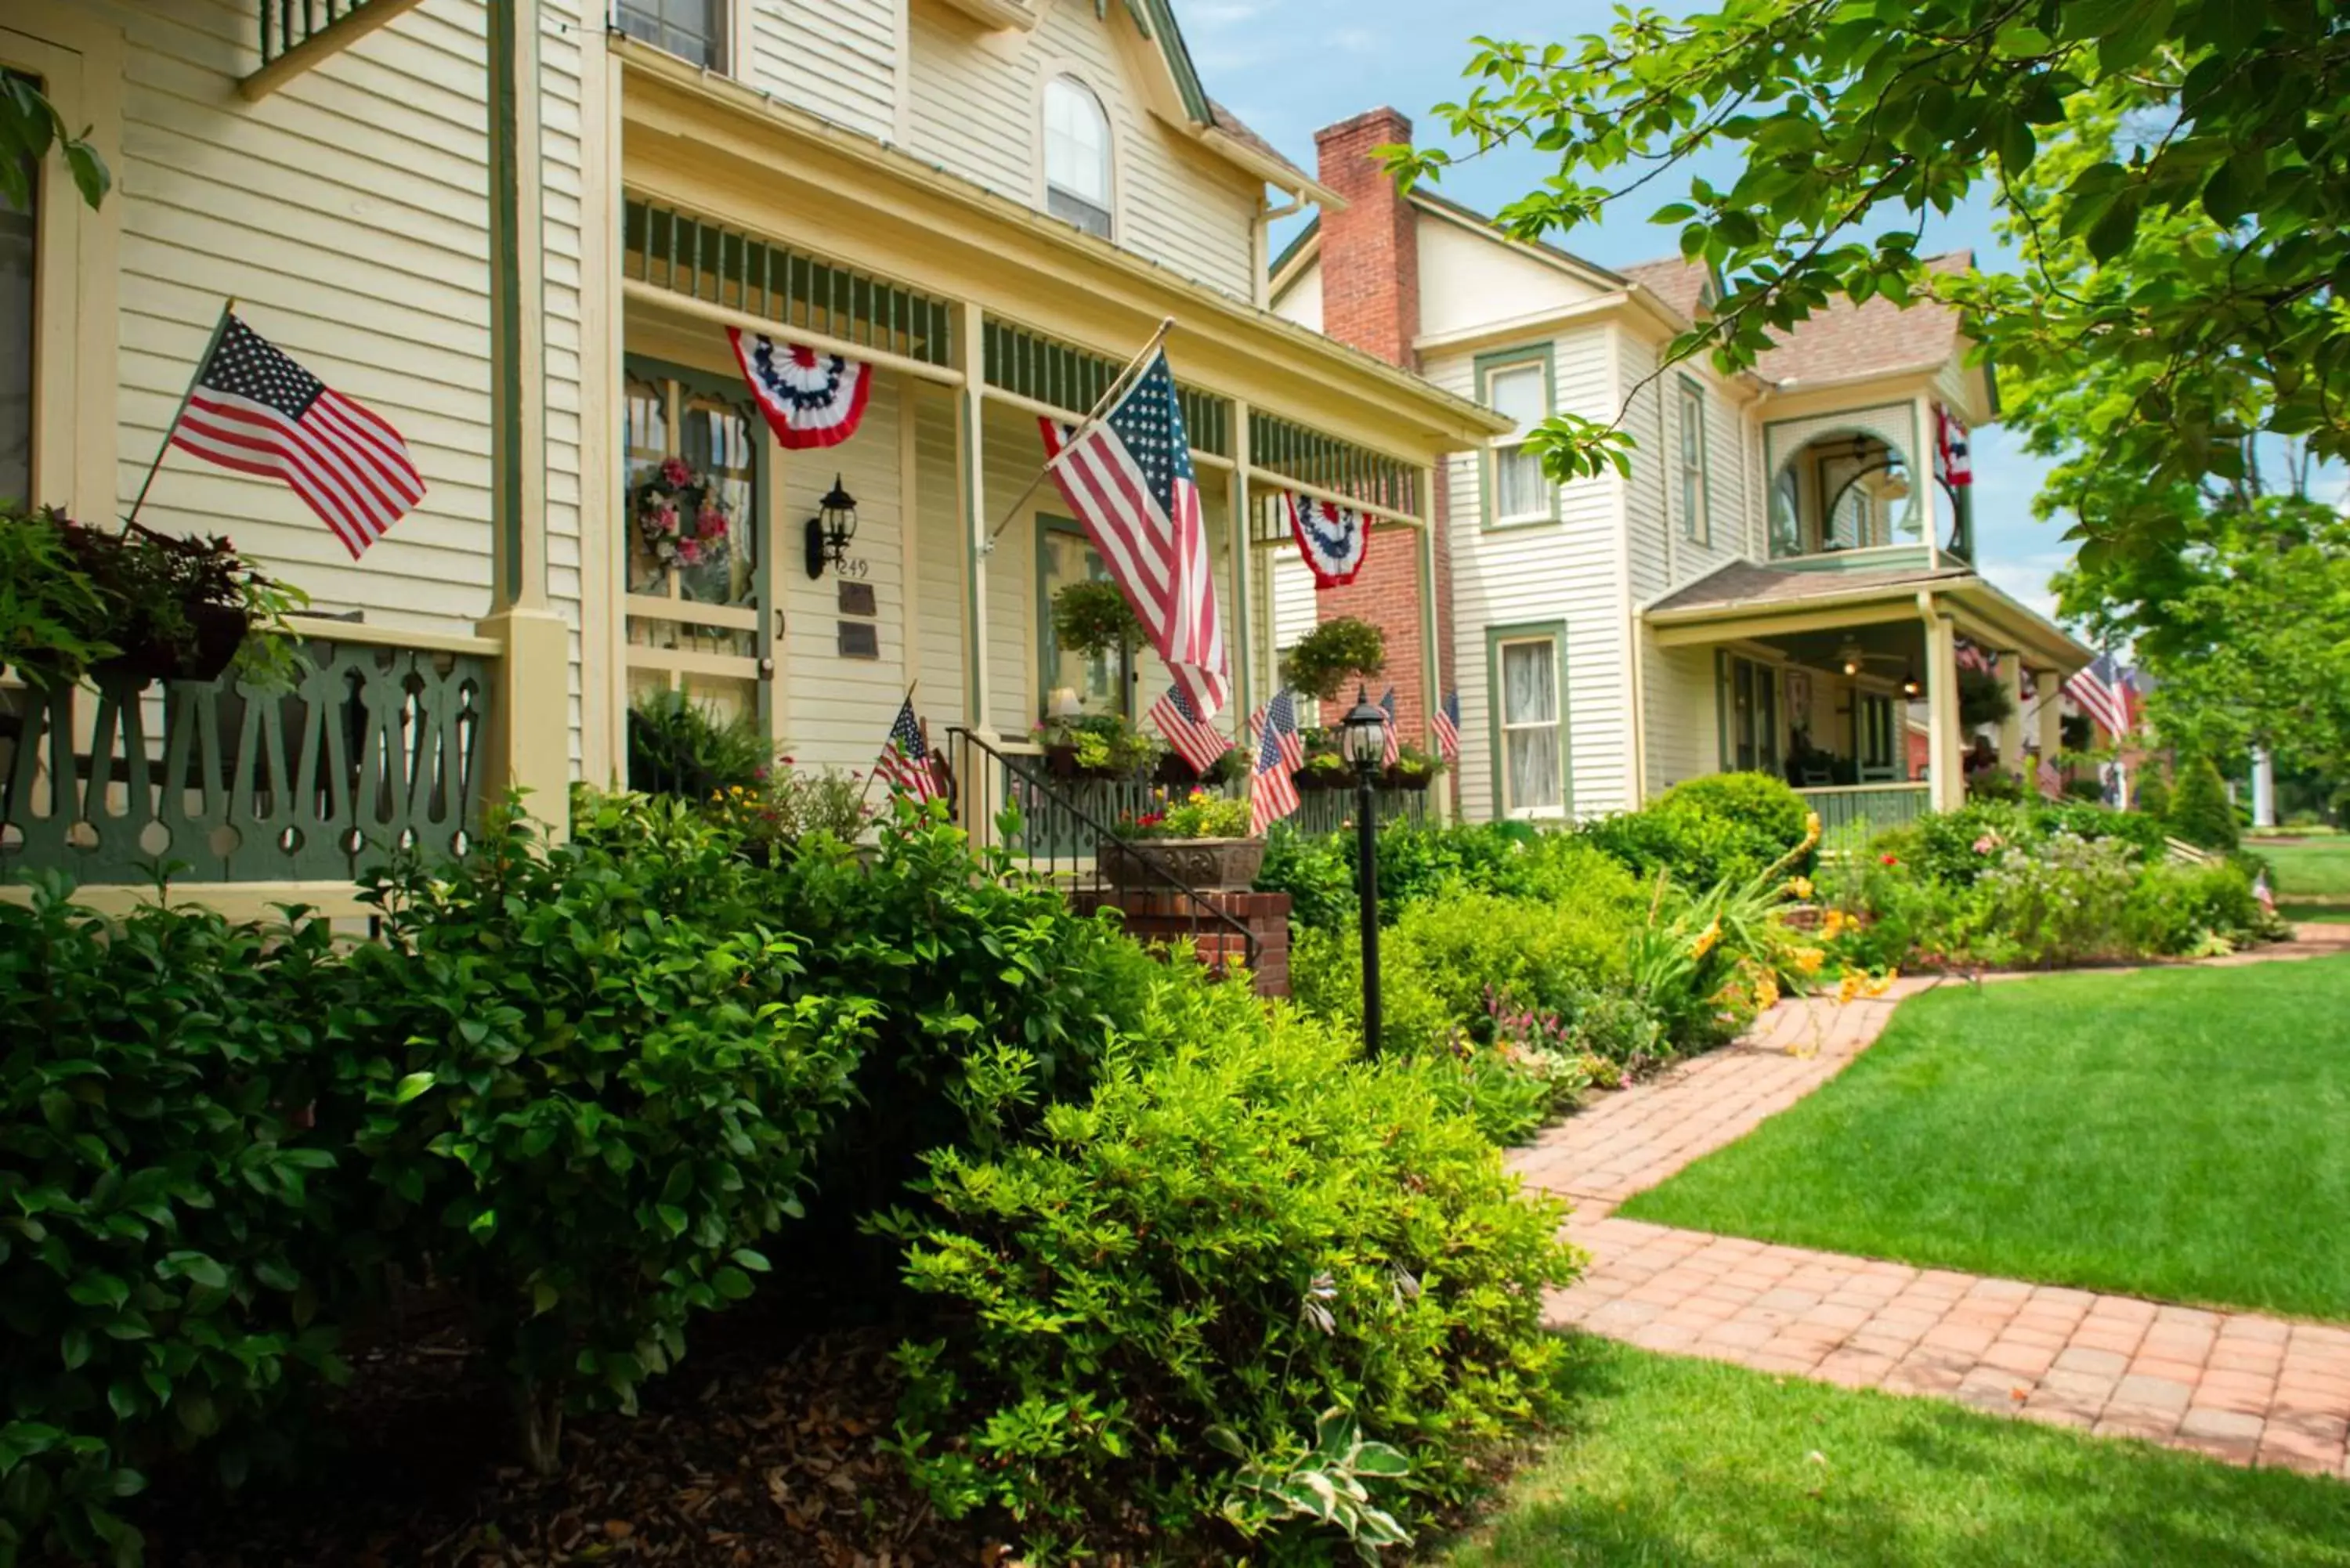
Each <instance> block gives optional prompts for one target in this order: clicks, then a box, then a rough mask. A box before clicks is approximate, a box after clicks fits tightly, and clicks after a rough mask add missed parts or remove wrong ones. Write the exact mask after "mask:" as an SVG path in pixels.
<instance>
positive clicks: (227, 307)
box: [122, 294, 236, 537]
mask: <svg viewBox="0 0 2350 1568" xmlns="http://www.w3.org/2000/svg"><path fill="white" fill-rule="evenodd" d="M235 314H236V296H234V295H233V294H232V295H230V296H228V297H227V298H226V299H224V300H223V301H221V313H220V319H219V320H217V321H215V322H213V335H212V336H211V337H208V338H206V339H205V340H204V351H203V353H202V354H200V355H198V356H197V357H196V369H195V373H194V374H193V375H192V376H190V377H189V378H188V389H187V390H186V391H184V392H182V393H181V394H180V406H179V407H178V408H176V409H173V410H172V422H171V423H170V424H167V425H165V426H164V427H163V444H162V445H161V446H159V447H157V448H156V449H155V461H154V462H151V463H149V464H148V465H147V477H146V478H145V479H143V480H141V481H140V484H139V495H138V499H136V500H134V501H133V502H131V504H130V515H129V516H127V517H125V518H124V519H123V520H122V532H123V535H124V536H126V537H127V536H128V535H130V530H131V528H132V527H133V526H135V525H136V524H137V523H138V521H139V509H140V507H142V506H144V505H146V504H147V492H148V491H150V490H151V489H152V488H154V484H155V471H156V470H157V469H160V468H161V467H162V466H163V458H164V456H165V454H166V453H168V452H170V451H171V450H172V431H176V430H178V429H179V428H180V416H181V415H182V414H184V413H186V412H187V411H188V403H189V401H190V400H192V399H193V398H194V397H195V395H196V383H197V382H199V381H201V380H203V379H204V367H205V366H207V365H209V364H211V363H212V362H213V349H215V348H219V347H220V340H221V334H223V333H224V332H226V331H227V330H228V318H229V317H232V316H234V315H235Z"/></svg>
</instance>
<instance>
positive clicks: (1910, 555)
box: [1771, 540, 1934, 573]
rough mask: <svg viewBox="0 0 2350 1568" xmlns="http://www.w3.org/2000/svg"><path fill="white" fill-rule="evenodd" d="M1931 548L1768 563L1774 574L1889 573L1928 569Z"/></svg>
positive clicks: (1883, 548) (1877, 549)
mask: <svg viewBox="0 0 2350 1568" xmlns="http://www.w3.org/2000/svg"><path fill="white" fill-rule="evenodd" d="M1933 556H1934V552H1933V547H1932V546H1931V545H1927V544H1926V543H1925V542H1924V541H1922V540H1921V541H1919V542H1918V543H1917V544H1914V545H1870V546H1869V547H1867V548H1866V549H1860V550H1824V551H1821V552H1819V553H1818V554H1816V555H1810V556H1777V557H1776V558H1774V559H1773V561H1772V562H1771V569H1772V570H1773V571H1776V572H1831V573H1835V572H1889V571H1905V570H1909V569H1912V568H1914V569H1916V570H1918V571H1921V572H1922V571H1927V570H1929V569H1931V568H1932V566H1933V565H1934V560H1933Z"/></svg>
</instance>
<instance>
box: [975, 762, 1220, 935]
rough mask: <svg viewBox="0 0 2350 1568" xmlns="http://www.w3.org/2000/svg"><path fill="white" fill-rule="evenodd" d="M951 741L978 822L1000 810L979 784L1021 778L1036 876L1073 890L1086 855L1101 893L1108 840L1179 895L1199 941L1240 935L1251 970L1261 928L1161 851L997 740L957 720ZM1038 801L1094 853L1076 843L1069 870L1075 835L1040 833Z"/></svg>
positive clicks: (1159, 886)
mask: <svg viewBox="0 0 2350 1568" xmlns="http://www.w3.org/2000/svg"><path fill="white" fill-rule="evenodd" d="M947 743H948V746H949V748H950V750H951V753H953V755H952V759H951V760H952V763H953V776H954V779H955V782H956V784H957V787H958V788H960V789H962V791H964V792H966V794H969V793H970V792H972V791H978V792H980V793H978V794H976V795H973V796H972V798H971V800H970V801H968V802H966V803H965V804H969V805H973V806H974V807H975V815H969V816H967V817H966V819H965V820H967V821H971V822H974V823H977V822H984V821H992V820H993V819H994V817H995V815H996V813H997V811H998V810H999V809H1000V806H1001V803H1000V802H998V801H996V800H994V799H993V798H992V794H993V792H992V791H991V790H989V789H988V788H987V787H986V786H985V785H984V784H983V783H982V781H983V779H993V778H996V777H999V776H1002V777H1009V778H1011V779H1014V780H1016V781H1018V784H1019V786H1020V789H1021V792H1022V794H1024V796H1025V798H1024V800H1022V801H1021V802H1020V803H1019V805H1020V814H1021V817H1022V819H1023V822H1024V824H1025V825H1026V826H1024V833H1025V834H1026V835H1027V837H1026V840H1025V842H1024V844H1023V846H1022V848H1023V850H1024V852H1025V853H1024V855H1023V858H1024V859H1025V860H1026V861H1027V862H1028V864H1029V867H1030V869H1031V870H1033V871H1036V872H1038V874H1039V875H1041V876H1043V877H1045V878H1046V879H1048V880H1050V881H1053V882H1055V884H1057V885H1060V886H1064V887H1066V888H1070V889H1071V890H1073V891H1075V890H1078V889H1079V888H1082V886H1083V877H1084V875H1085V867H1084V864H1083V862H1085V861H1087V860H1090V862H1091V865H1092V876H1093V890H1094V891H1096V892H1099V891H1101V890H1102V889H1104V888H1107V886H1108V883H1107V881H1106V880H1105V879H1104V878H1103V877H1102V874H1101V846H1102V845H1103V844H1104V843H1108V844H1114V845H1116V846H1118V853H1119V854H1120V855H1121V856H1123V857H1127V858H1128V859H1130V860H1131V861H1133V862H1134V863H1136V864H1138V865H1139V866H1141V867H1144V868H1145V869H1147V870H1148V871H1149V873H1150V875H1151V876H1152V877H1153V878H1154V881H1153V883H1152V886H1151V887H1150V888H1149V891H1151V892H1154V893H1166V894H1170V895H1172V896H1173V897H1175V898H1178V899H1180V901H1181V903H1182V906H1183V908H1184V909H1185V911H1186V914H1185V919H1186V920H1187V921H1188V923H1189V926H1190V935H1191V940H1192V944H1193V945H1194V946H1195V947H1196V946H1197V945H1198V943H1199V938H1200V933H1201V929H1202V928H1205V929H1211V930H1218V931H1222V932H1224V933H1228V934H1229V935H1230V936H1232V937H1234V938H1237V939H1238V940H1239V941H1240V944H1241V950H1242V953H1243V962H1244V963H1246V965H1247V966H1248V968H1249V969H1250V970H1251V971H1254V970H1255V968H1256V966H1257V957H1258V953H1257V940H1256V933H1255V932H1254V931H1253V930H1252V929H1250V928H1249V925H1248V922H1246V921H1245V920H1241V919H1235V918H1233V916H1232V914H1231V913H1230V912H1229V911H1227V910H1225V909H1221V908H1219V907H1218V906H1217V905H1216V903H1215V902H1214V901H1213V900H1212V899H1211V898H1209V897H1208V895H1207V894H1206V893H1204V892H1202V891H1201V890H1200V889H1199V888H1194V887H1192V886H1191V884H1190V883H1189V882H1186V881H1185V880H1183V878H1182V877H1180V875H1178V874H1177V872H1176V871H1175V869H1174V868H1173V867H1171V866H1170V865H1169V864H1168V863H1167V861H1166V860H1165V859H1164V858H1162V857H1159V855H1157V854H1155V853H1153V852H1152V851H1151V849H1150V848H1149V845H1148V842H1147V841H1145V840H1139V839H1134V838H1129V837H1127V836H1125V835H1123V834H1121V833H1119V832H1118V830H1117V829H1115V828H1113V827H1110V826H1107V825H1106V824H1105V823H1103V822H1102V821H1101V820H1100V819H1099V818H1098V817H1097V816H1095V815H1093V814H1092V813H1091V812H1089V811H1087V809H1086V808H1085V807H1084V806H1083V805H1080V804H1079V803H1078V801H1077V800H1076V796H1075V795H1074V794H1072V793H1071V792H1069V791H1067V790H1065V789H1063V788H1061V787H1060V785H1059V784H1057V783H1056V782H1055V781H1054V780H1053V779H1051V778H1050V777H1048V776H1047V775H1045V774H1044V773H1043V772H1042V771H1041V770H1039V769H1037V768H1036V767H1035V766H1034V765H1033V764H1032V763H1031V762H1030V761H1029V760H1028V759H1025V758H1021V757H1015V756H1013V755H1012V754H1010V753H1006V752H1002V751H999V750H997V749H996V748H995V746H994V745H993V743H991V742H988V741H985V740H983V739H982V738H981V737H980V736H978V735H976V734H973V733H972V732H971V731H969V730H966V729H964V728H963V727H962V725H960V724H956V725H951V726H949V728H948V730H947ZM974 758H976V759H979V760H981V761H982V762H983V763H986V764H992V765H983V766H976V767H975V766H973V765H972V762H973V760H974ZM1040 807H1041V808H1043V809H1044V810H1045V811H1046V812H1057V813H1060V814H1062V815H1065V816H1066V817H1067V818H1069V819H1070V820H1072V821H1073V822H1075V823H1076V825H1077V826H1078V827H1079V828H1081V829H1082V830H1083V831H1082V833H1081V834H1080V835H1078V836H1079V837H1085V838H1090V840H1091V844H1092V848H1093V851H1094V852H1093V854H1092V855H1091V856H1089V857H1084V856H1079V855H1078V854H1077V853H1076V851H1075V849H1074V848H1069V850H1068V853H1067V855H1066V861H1067V869H1066V873H1064V872H1063V870H1062V869H1061V863H1062V861H1063V859H1064V855H1063V851H1064V849H1065V847H1067V846H1069V843H1070V839H1071V836H1070V835H1067V834H1062V833H1053V832H1046V833H1045V834H1043V835H1042V836H1041V838H1040V837H1039V836H1038V835H1036V833H1035V821H1036V816H1037V815H1038V811H1039V808H1040ZM1040 843H1041V845H1042V846H1043V847H1044V851H1045V852H1044V854H1043V855H1041V856H1039V855H1036V854H1035V853H1033V850H1034V849H1035V846H1038V845H1039V844H1040ZM1039 860H1041V861H1042V862H1043V865H1042V867H1038V865H1037V862H1038V861H1039Z"/></svg>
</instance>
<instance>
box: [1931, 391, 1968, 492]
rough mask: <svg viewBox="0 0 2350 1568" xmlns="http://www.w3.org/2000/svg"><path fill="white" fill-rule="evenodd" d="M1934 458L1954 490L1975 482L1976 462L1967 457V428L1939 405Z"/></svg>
mask: <svg viewBox="0 0 2350 1568" xmlns="http://www.w3.org/2000/svg"><path fill="white" fill-rule="evenodd" d="M1934 456H1935V458H1936V459H1937V461H1938V462H1939V464H1940V467H1941V470H1942V477H1943V478H1944V479H1947V480H1949V481H1950V483H1951V485H1952V487H1953V488H1955V487H1957V486H1959V485H1961V484H1972V483H1974V482H1975V466H1974V460H1973V459H1972V458H1970V457H1969V456H1968V455H1967V427H1966V426H1965V425H1963V424H1961V423H1960V422H1959V421H1957V420H1955V419H1953V418H1952V417H1951V416H1950V410H1948V409H1946V408H1944V407H1942V406H1941V405H1940V404H1939V403H1937V404H1935V405H1934Z"/></svg>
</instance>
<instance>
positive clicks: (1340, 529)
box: [1282, 491, 1371, 588]
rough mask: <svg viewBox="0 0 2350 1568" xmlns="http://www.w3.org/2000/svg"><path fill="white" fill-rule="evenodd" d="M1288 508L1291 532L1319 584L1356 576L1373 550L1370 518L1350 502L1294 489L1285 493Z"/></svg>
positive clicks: (1338, 584)
mask: <svg viewBox="0 0 2350 1568" xmlns="http://www.w3.org/2000/svg"><path fill="white" fill-rule="evenodd" d="M1282 503H1283V504H1284V506H1285V507H1287V509H1288V512H1289V533H1290V536H1291V537H1293V538H1295V540H1296V541H1297V553H1298V554H1299V555H1301V556H1305V565H1306V566H1307V567H1308V568H1309V569H1310V570H1311V571H1312V572H1313V573H1314V586H1315V587H1317V588H1336V587H1345V586H1346V585H1347V584H1348V583H1351V582H1353V581H1354V580H1355V574H1356V573H1357V572H1359V571H1361V570H1362V569H1363V562H1364V560H1365V559H1366V558H1367V557H1368V556H1369V555H1370V553H1371V524H1370V520H1369V519H1368V518H1367V517H1365V516H1364V515H1363V514H1361V513H1360V512H1357V511H1356V510H1355V509H1354V508H1353V507H1351V506H1340V505H1338V504H1336V503H1335V502H1330V501H1323V500H1320V499H1317V498H1316V497H1315V496H1311V495H1300V494H1298V493H1295V491H1292V492H1289V493H1285V494H1284V495H1283V496H1282Z"/></svg>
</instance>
